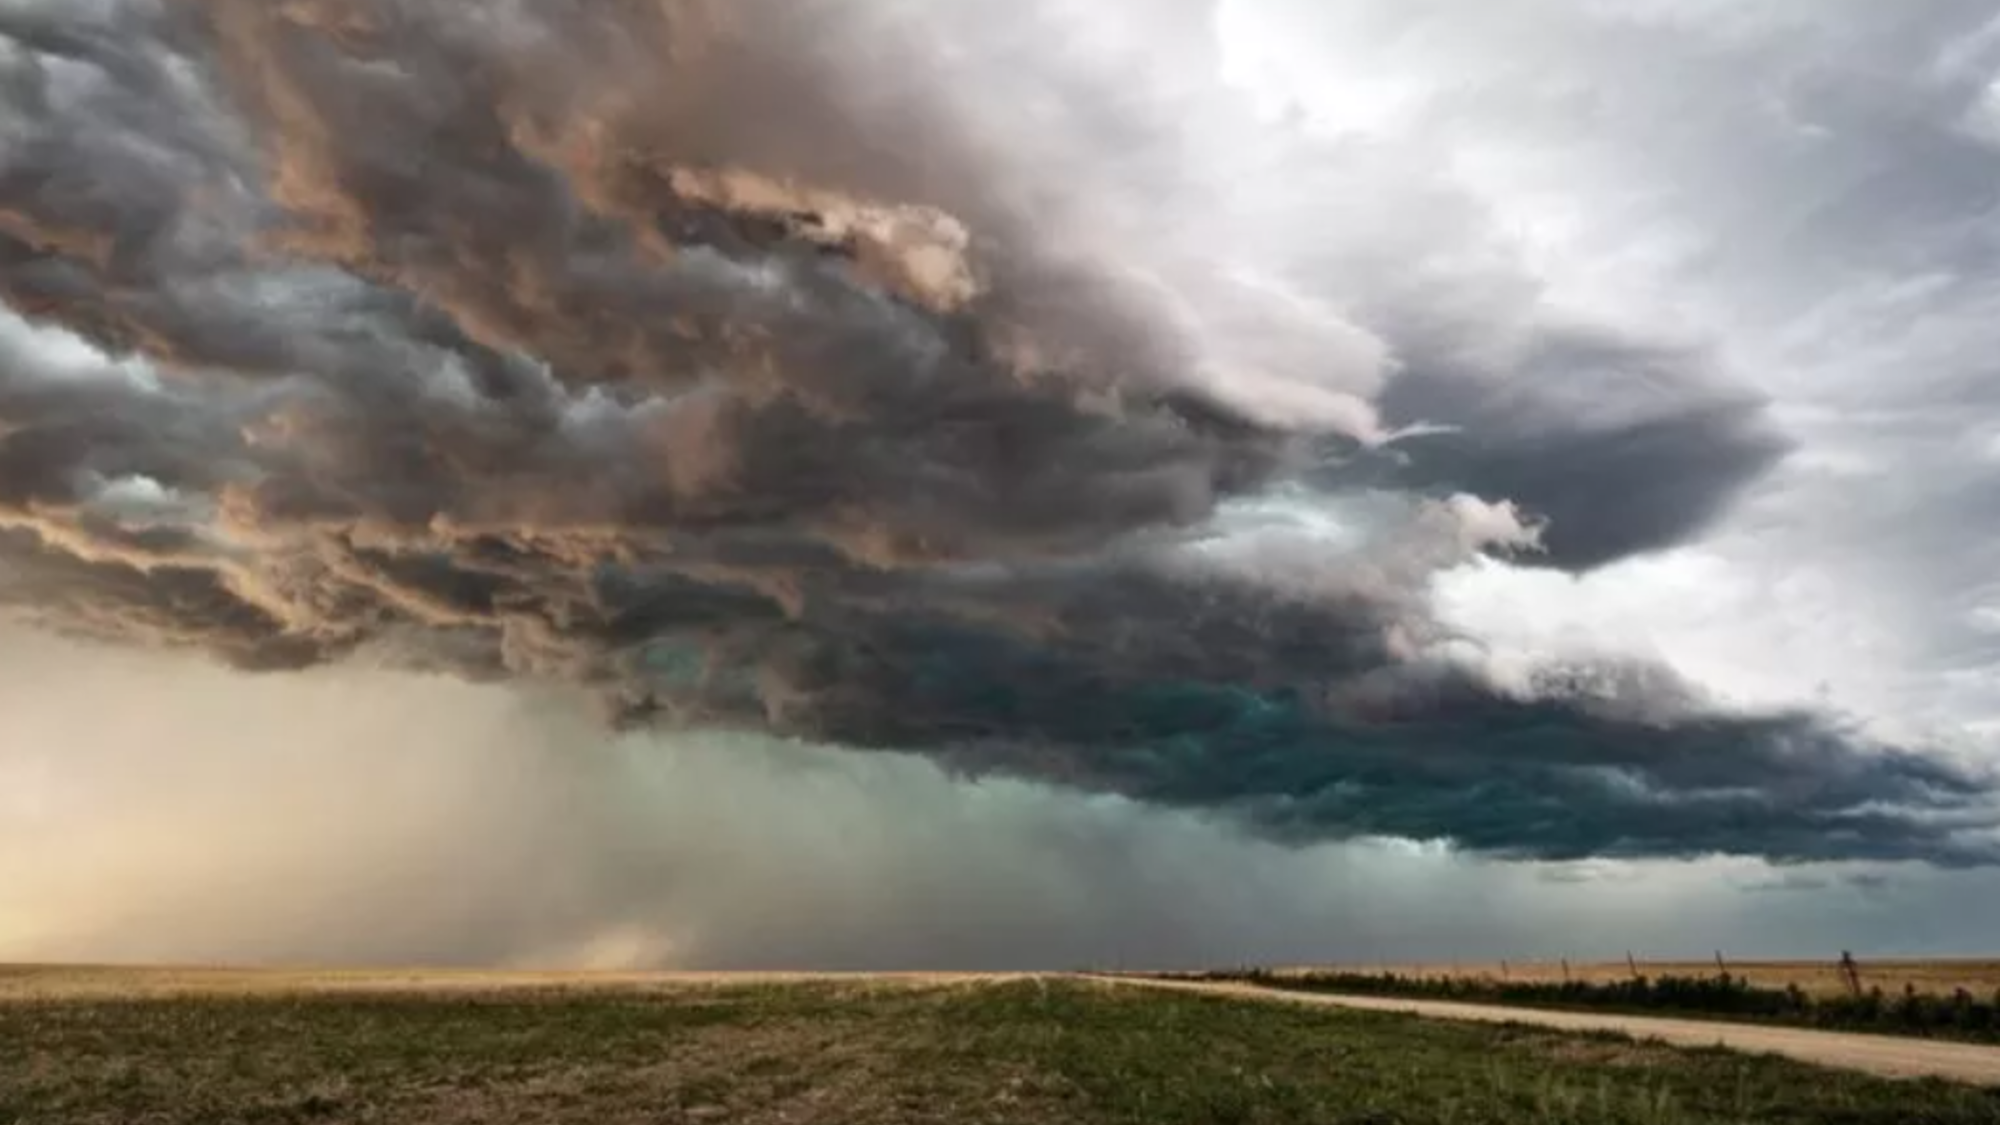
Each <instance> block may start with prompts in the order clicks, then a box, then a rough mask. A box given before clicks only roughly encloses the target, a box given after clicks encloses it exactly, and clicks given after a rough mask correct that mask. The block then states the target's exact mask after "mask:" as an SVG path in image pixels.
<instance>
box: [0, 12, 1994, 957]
mask: <svg viewBox="0 0 2000 1125" xmlns="http://www.w3.org/2000/svg"><path fill="white" fill-rule="evenodd" d="M1996 239H2000V6H1996V5H1995V4H1993V3H1992V2H1991V0H1983V2H1977V3H1975V2H1971V0H1902V2H1900V3H1898V4H1895V5H1884V4H1880V3H1875V2H1873V0H1770V2H1768V3H1764V4H1760V5H1756V6H1755V7H1754V9H1753V8H1746V7H1744V6H1743V5H1737V4H1724V3H1720V2H1715V0H1646V2H1643V3H1642V2H1623V3H1617V4H1612V3H1602V2H1599V0H1492V2H1489V3H1485V4H1480V5H1476V6H1475V5H1467V4H1463V3H1445V2H1443V0H1393V2H1392V0H1171V2H1163V0H1152V2H1148V3H1139V2H1137V0H1133V2H1129V3H1127V2H1122V0H1120V2H1106V0H1096V2H1091V3H1085V2H1083V0H1018V2H1015V3H1010V4H1007V5H1004V6H1003V5H999V4H995V3H991V2H989V0H840V2H835V0H782V2H781V0H733V2H729V3H723V2H720V0H605V2H592V3H588V4H585V3H581V2H576V0H506V2H504V3H492V4H485V5H481V6H479V7H478V9H477V10H476V11H475V10H473V9H472V8H471V7H468V6H466V5H462V4H457V3H447V2H445V0H293V2H291V3H287V4H282V5H276V4H270V3H267V2H266V0H207V2H205V3H200V4H194V3H188V2H185V0H89V2H77V0H66V2H64V3H60V4H58V3H53V2H51V0H0V961H4V960H93V961H102V960H119V961H162V960H164V961H204V962H217V961H226V962H246V963H299V962H313V963H322V964H323V963H354V964H362V963H366V964H387V963H395V964H415V963H435V964H459V965H505V966H536V967H563V966H575V967H595V968H649V967H657V968H742V967H795V968H810V967H827V968H889V967H909V968H917V967H924V968H1019V967H1071V966H1078V965H1086V964H1090V965H1105V964H1119V965H1139V964H1160V965H1169V964H1171V965H1191V964H1216V963H1228V964H1237V963H1244V962H1253V961H1264V962H1268V961H1293V962H1296V961H1307V960H1319V961H1331V960H1343V961H1371V960H1372V961H1409V960H1450V959H1496V958H1502V957H1509V958H1526V957H1546V958H1554V957H1559V956H1569V957H1577V958H1586V957H1604V958H1616V957H1619V956H1622V955H1623V954H1624V953H1625V952H1627V951H1628V950H1629V951H1632V952H1634V953H1635V954H1637V955H1639V956H1641V957H1648V956H1650V957H1678V956H1705V955H1707V954H1708V953H1709V952H1710V951H1712V950H1715V949H1718V948H1720V949H1723V950H1726V951H1729V952H1730V953H1731V954H1732V955H1736V956H1745V957H1752V956H1772V957H1776V956H1784V957H1792V956H1808V957H1809V956H1834V955H1837V954H1838V951H1839V950H1840V949H1843V948H1848V949H1853V950H1855V952H1856V953H1857V955H1862V956H1870V955H1874V956H1885V955H1891V954H1906V955H1944V954H1970V953H1980V952H1986V953H1990V952H1991V950H1990V948H1987V947H1986V946H1985V945H1983V944H1982V943H1983V942H1989V941H1990V940H1991V938H1990V935H1991V934H1992V933H1994V932H1995V931H1996V927H2000V580H1996V579H1995V578H1994V577H1993V576H1994V575H1995V574H1997V573H2000V519H1996V517H2000V372H1994V371H1990V370H1989V368H1990V367H1991V366H1992V364H1993V361H1992V360H1991V359H1990V358H1989V357H1991V356H1994V355H2000V338H1996V337H2000V327H1995V326H1996V325H2000V316H1996V315H1995V314H1996V313H2000V241H1996Z"/></svg>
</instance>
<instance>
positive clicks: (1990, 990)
mask: <svg viewBox="0 0 2000 1125" xmlns="http://www.w3.org/2000/svg"><path fill="white" fill-rule="evenodd" d="M1724 964H1725V965H1727V966H1728V969H1729V972H1730V975H1732V976H1737V977H1744V978H1747V979H1748V980H1749V982H1750V984H1751V985H1753V986H1755V987H1758V988H1785V987H1786V986H1788V985H1793V984H1796V985H1798V986H1799V987H1800V988H1801V989H1803V990H1804V991H1805V992H1807V993H1809V994H1811V995H1814V996H1833V995H1839V994H1841V993H1844V992H1846V991H1847V984H1846V982H1845V981H1844V980H1842V978H1841V975H1840V968H1839V966H1838V965H1837V964H1836V963H1835V962H1833V961H1729V960H1725V961H1724ZM1859 964H1860V968H1861V985H1862V987H1863V988H1880V989H1881V990H1882V991H1883V992H1885V993H1889V994H1891V995H1895V994H1898V993H1901V992H1902V991H1903V989H1904V987H1905V986H1906V985H1907V986H1914V987H1915V988H1916V990H1917V991H1918V992H1920V993H1925V994H1929V995H1935V996H1949V995H1951V993H1952V990H1953V989H1958V988H1963V989H1965V990H1966V991H1967V992H1970V993H1972V994H1973V995H1975V996H1982V997H1990V996H1992V995H1993V994H1994V992H1995V990H2000V961H1986V960H1963V961H1955V960H1939V961H1861V962H1859ZM1638 967H1639V972H1640V973H1641V974H1643V975H1645V976H1648V977H1651V978H1654V979H1656V980H1657V979H1659V978H1660V977H1705V976H1713V975H1715V972H1716V964H1715V962H1714V961H1713V960H1709V961H1640V962H1639V963H1638ZM1275 971H1276V972H1277V973H1278V974H1279V975H1281V976H1282V975H1285V974H1299V973H1307V972H1345V973H1384V972H1389V973H1395V974H1396V975H1398V976H1406V977H1419V978H1423V979H1427V980H1446V979H1490V980H1509V981H1516V982H1523V983H1533V984H1548V983H1560V982H1562V981H1563V980H1564V979H1569V980H1576V981H1581V982H1584V983H1586V984H1607V983H1610V982H1613V981H1621V980H1628V979H1630V978H1631V976H1632V967H1631V966H1630V965H1628V964H1626V963H1625V962H1624V961H1593V962H1586V961H1578V962H1572V963H1571V964H1570V966H1569V969H1568V976H1567V978H1566V977H1565V975H1564V969H1563V965H1562V962H1560V961H1509V962H1505V963H1502V962H1498V961H1494V962H1474V961H1468V962H1464V963H1462V964H1409V965H1399V964H1381V963H1368V964H1344V965H1312V966H1305V965H1299V966H1287V967H1285V968H1282V969H1277V970H1275Z"/></svg>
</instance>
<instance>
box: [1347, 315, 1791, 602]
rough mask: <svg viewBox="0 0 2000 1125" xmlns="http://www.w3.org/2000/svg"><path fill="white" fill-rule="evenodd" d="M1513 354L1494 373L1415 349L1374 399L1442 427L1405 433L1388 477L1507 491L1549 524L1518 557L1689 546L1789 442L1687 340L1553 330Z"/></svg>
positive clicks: (1495, 493) (1572, 561) (1600, 561)
mask: <svg viewBox="0 0 2000 1125" xmlns="http://www.w3.org/2000/svg"><path fill="white" fill-rule="evenodd" d="M1523 353H1524V354H1522V355H1520V356H1518V357H1515V359H1514V365H1513V368H1512V370H1511V371H1509V372H1508V377H1506V378H1496V377H1494V374H1493V373H1492V372H1490V371H1477V370H1466V369H1465V368H1464V367H1462V366H1458V365H1454V364H1452V363H1450V362H1449V361H1447V360H1442V359H1438V360H1432V359H1431V357H1427V356H1423V355H1421V354H1420V355H1417V356H1413V357H1412V358H1411V361H1410V365H1409V366H1408V367H1407V368H1406V369H1405V370H1404V371H1403V373H1402V374H1401V375H1400V376H1398V377H1397V378H1396V379H1395V380H1394V381H1393V382H1391V384H1390V385H1389V386H1388V388H1387V389H1386V390H1385V392H1384V394H1383V399H1382V407H1383V412H1384V415H1385V416H1386V418H1387V419H1388V421H1389V422H1390V424H1391V425H1396V426H1411V425H1418V424H1425V423H1428V424H1431V425H1435V426H1440V427H1445V428H1446V431H1445V432H1439V433H1431V434H1426V435H1424V436H1422V437H1419V438H1413V439H1411V441H1410V443H1409V445H1408V447H1407V448H1406V449H1405V450H1399V453H1401V454H1402V455H1403V457H1402V459H1403V461H1404V462H1405V463H1404V464H1403V465H1402V466H1401V467H1400V469H1399V471H1396V472H1393V473H1391V474H1390V479H1393V480H1397V481H1399V482H1401V483H1403V484H1405V485H1406V486H1409V487H1416V488H1424V489H1433V490H1435V489H1442V490H1445V491H1465V492H1471V493H1474V494H1476V495H1480V496H1484V497H1487V498H1489V499H1502V498H1504V499H1510V500H1513V501H1515V502H1516V503H1518V504H1520V505H1521V506H1522V507H1523V508H1525V509H1526V510H1527V511H1529V512H1530V513H1532V514H1534V515H1536V516H1539V517H1541V518H1543V519H1545V520H1546V521H1547V524H1548V526H1547V529H1546V531H1545V532H1544V534H1543V537H1542V544H1543V547H1544V548H1545V550H1544V551H1543V552H1542V553H1541V554H1540V555H1538V556H1533V557H1530V558H1529V559H1528V561H1540V562H1544V563H1546V564H1548V565H1551V566H1557V567H1562V568H1564V569H1567V570H1589V569H1592V568H1594V567H1599V566H1604V565H1606V564H1608V563H1613V562H1617V561H1618V560H1620V559H1624V558H1629V557H1632V556H1634V555H1640V554H1645V553H1647V552H1651V551H1657V550H1660V549H1663V548H1667V547H1672V546H1676V545H1678V544H1680V543H1683V542H1687V541H1688V540H1690V539H1692V538H1694V537H1695V536H1696V535H1698V534H1699V533H1700V532H1702V531H1704V530H1706V529H1707V527H1708V526H1709V524H1710V523H1712V522H1713V521H1714V520H1715V519H1717V518H1718V517H1719V516H1721V515H1722V514H1723V513H1724V512H1725V511H1726V510H1727V508H1728V506H1729V504H1730V502H1731V501H1732V500H1734V499H1735V498H1736V497H1737V496H1738V495H1739V494H1740V493H1741V492H1742V491H1743V490H1744V489H1746V488H1747V487H1749V486H1750V485H1751V484H1753V483H1754V482H1756V481H1757V480H1758V479H1760V478H1761V477H1762V476H1763V475H1764V474H1765V473H1766V472H1767V471H1768V470H1769V469H1771V468H1772V467H1773V466H1774V465H1775V464H1776V463H1777V462H1778V461H1779V459H1780V458H1782V457H1783V456H1784V454H1785V453H1786V452H1787V451H1788V449H1789V443H1788V442H1787V440H1786V439H1785V438H1784V437H1783V435H1782V434H1781V433H1780V432H1779V431H1778V429H1777V428H1776V426H1775V425H1774V424H1773V423H1772V422H1771V421H1770V420H1769V419H1768V418H1767V417H1766V414H1765V404H1764V403H1762V402H1760V401H1758V400H1756V399H1755V398H1753V397H1750V396H1748V395H1746V394H1745V393H1743V392H1742V391H1739V390H1734V389H1732V388H1728V387H1722V386H1716V385H1714V384H1713V381H1712V376H1710V374H1709V370H1710V366H1709V365H1708V364H1707V363H1706V362H1705V360H1706V357H1704V356H1702V355H1700V354H1698V353H1692V352H1691V351H1690V350H1688V349H1685V348H1675V347H1666V346H1660V345H1648V344H1647V343H1645V342H1642V341H1638V340H1634V339H1629V338H1621V337H1614V336H1611V335H1608V334H1605V333H1602V332H1592V331H1585V330H1577V329H1559V330H1545V331H1543V332H1541V333H1539V334H1537V336H1536V337H1535V338H1534V339H1533V341H1532V342H1531V343H1530V344H1529V345H1528V346H1527V347H1526V348H1524V349H1523Z"/></svg>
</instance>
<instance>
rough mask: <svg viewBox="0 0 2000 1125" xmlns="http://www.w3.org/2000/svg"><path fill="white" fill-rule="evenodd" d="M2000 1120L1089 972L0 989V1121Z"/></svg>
mask: <svg viewBox="0 0 2000 1125" xmlns="http://www.w3.org/2000/svg"><path fill="white" fill-rule="evenodd" d="M503 1121H504V1122H588V1123H591V1125H621V1123H627V1122H630V1123H638V1122H649V1123H651V1122H676V1121H730V1122H737V1121H740V1122H760V1123H761V1122H773V1123H775V1122H780V1121H783V1122H794V1123H812V1122H825V1123H834V1122H839V1123H842V1125H866V1123H870V1122H937V1123H946V1122H949V1123H953V1125H960V1123H965V1125H976V1123H981V1122H995V1123H997V1122H1062V1123H1072V1122H1074V1123H1079V1125H1092V1123H1107V1125H1109V1123H1129V1125H1195V1123H1202V1125H1208V1123H1216V1125H1253V1123H1254V1125H1293V1123H1298V1125H1305V1123H1314V1125H1320V1123H1348V1125H1364V1123H1365V1125H1432V1123H1438V1125H1443V1123H1451V1125H1476V1123H1489V1122H1490V1123H1494V1125H1500V1123H1505V1125H1520V1123H1524V1122H1552V1123H1577V1125H1582V1123H1585V1122H1588V1123H1592V1125H1598V1123H1605V1125H1620V1123H1635V1125H1637V1123H1648V1125H1652V1123H1660V1125H1667V1123H1671V1125H1682V1123H1694V1122H1702V1123H1709V1122H1714V1123H1724V1122H1729V1123H1737V1122H1831V1123H1841V1125H1873V1123H1877V1122H1879V1123H1882V1125H1891V1123H1893V1125H1927V1123H1935V1125H1945V1123H1952V1125H1957V1123H1961V1122H1979V1123H1991V1125H2000V1091H1980V1090H1974V1089H1971V1088H1969V1087H1961V1086H1952V1085H1948V1084H1945V1083H1941V1082H1913V1083H1897V1082H1889V1081H1884V1080H1879V1079H1871V1078H1866V1077H1862V1076H1859V1075H1849V1074H1841V1073H1834V1072H1830V1071H1824V1070H1819V1069H1815V1068H1812V1067H1807V1066H1803V1065H1799V1064H1795V1063H1790V1062H1785V1061H1781V1060H1775V1059H1764V1058H1752V1057H1747V1056H1741V1055H1732V1054H1727V1053H1723V1052H1715V1051H1695V1052H1689V1051H1676V1050H1672V1049H1668V1048H1665V1047H1659V1046H1653V1045H1645V1044H1636V1043H1633V1042H1630V1041H1628V1040H1623V1039H1618V1038H1615V1037H1583V1038H1579V1037H1574V1036H1562V1035H1557V1034H1553V1033H1547V1032H1541V1031H1532V1030H1525V1029H1515V1028H1496V1027H1480V1026H1471V1025H1458V1024H1447V1023H1430V1022H1424V1021H1419V1020H1415V1019H1412V1018H1408V1017H1403V1016H1392V1015H1379V1014H1371V1013H1360V1012H1346V1011H1338V1010H1321V1009H1313V1008H1294V1007H1291V1006H1288V1005H1274V1004H1263V1003H1255V1002H1247V1001H1236V1000H1230V999H1222V998H1214V997H1204V996H1194V995H1185V994H1175V993H1165V992H1153V991H1149V990H1140V989H1136V988H1131V989H1127V988H1117V987H1111V986H1104V985H1097V984H1091V983H1086V982H1074V981H1050V982H1037V981H1025V982H1013V983H1003V984H985V985H960V986H953V987H936V988H908V987H893V986H880V987H869V986H857V985H854V984H807V985H787V986H764V987H728V988H721V987H718V988H690V989H685V990H679V991H664V992H645V991H638V990H625V991H618V990H609V989H601V990H567V991H565V990H553V989H551V990H541V991H511V992H491V993H481V994H476V995H465V994H456V995H449V994H432V995H414V994H403V995H378V994H314V995H292V996H281V995H270V996H234V997H213V996H210V997H184V998H157V999H134V1000H105V999H68V1000H23V1001H16V1002H10V1003H0V1125H100V1123H101V1125H112V1123H116V1125H197V1123H199V1125H240V1123H257V1125H292V1123H298V1125H305V1123H338V1122H421V1123H424V1125H432V1123H439V1125H454V1123H465V1122H495V1123H497V1122H503Z"/></svg>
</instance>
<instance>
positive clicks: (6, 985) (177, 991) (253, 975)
mask: <svg viewBox="0 0 2000 1125" xmlns="http://www.w3.org/2000/svg"><path fill="white" fill-rule="evenodd" d="M1018 977H1019V974H995V973H866V974H849V973H771V972H758V973H615V972H605V973H589V972H537V971H490V970H455V969H236V968H208V967H202V966H184V967H145V968H131V967H123V966H112V965H105V966H97V965H73V966H34V965H0V1003H7V1002H10V1001H14V1002H18V1001H25V1000H92V999H103V1000H132V999H164V998H171V997H197V996H210V997H232V996H234V997H256V996H292V995H337V994H377V995H399V994H400V995H427V996H433V995H434V996H448V995H454V994H478V993H491V992H520V991H533V990H543V989H557V990H562V991H565V992H590V991H615V992H621V993H633V992H642V993H643V992H649V991H650V992H684V991H687V990H689V989H705V988H731V987H736V988H740V987H748V986H756V985H783V984H815V983H825V984H835V985H838V984H843V983H844V984H847V985H850V986H853V987H867V988H912V987H936V986H944V985H953V984H970V983H982V982H995V981H1003V980H1013V979H1018Z"/></svg>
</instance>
